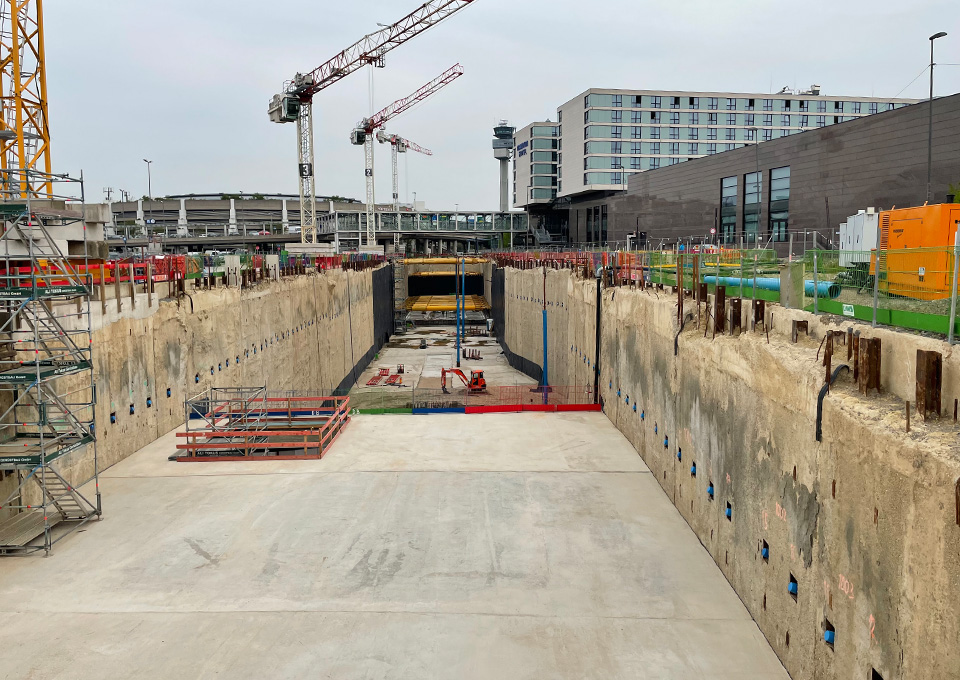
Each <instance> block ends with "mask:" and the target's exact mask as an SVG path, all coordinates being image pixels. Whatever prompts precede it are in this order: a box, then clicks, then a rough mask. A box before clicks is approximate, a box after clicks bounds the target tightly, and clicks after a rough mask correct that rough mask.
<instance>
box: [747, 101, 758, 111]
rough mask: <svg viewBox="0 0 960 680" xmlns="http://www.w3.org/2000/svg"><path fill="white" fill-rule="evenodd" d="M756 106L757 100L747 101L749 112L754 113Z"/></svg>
mask: <svg viewBox="0 0 960 680" xmlns="http://www.w3.org/2000/svg"><path fill="white" fill-rule="evenodd" d="M755 104H756V100H755V99H748V100H747V111H753V109H754V107H755Z"/></svg>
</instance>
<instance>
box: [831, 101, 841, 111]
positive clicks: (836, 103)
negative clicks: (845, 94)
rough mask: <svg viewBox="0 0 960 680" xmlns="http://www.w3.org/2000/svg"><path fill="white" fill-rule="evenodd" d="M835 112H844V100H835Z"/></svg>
mask: <svg viewBox="0 0 960 680" xmlns="http://www.w3.org/2000/svg"><path fill="white" fill-rule="evenodd" d="M833 111H834V113H843V102H833Z"/></svg>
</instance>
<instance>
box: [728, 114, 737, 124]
mask: <svg viewBox="0 0 960 680" xmlns="http://www.w3.org/2000/svg"><path fill="white" fill-rule="evenodd" d="M736 124H737V114H735V113H728V114H727V125H736Z"/></svg>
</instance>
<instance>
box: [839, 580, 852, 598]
mask: <svg viewBox="0 0 960 680" xmlns="http://www.w3.org/2000/svg"><path fill="white" fill-rule="evenodd" d="M838 585H839V587H840V591H841V592H843V593H844V594H845V595H846V596H847V597H849V598H850V599H851V600H852V599H853V584H852V583H851V582H850V581H849V579H847V577H846V576H844V575H843V574H840V579H839V583H838Z"/></svg>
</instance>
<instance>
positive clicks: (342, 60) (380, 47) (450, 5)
mask: <svg viewBox="0 0 960 680" xmlns="http://www.w3.org/2000/svg"><path fill="white" fill-rule="evenodd" d="M473 1H474V0H431V1H430V2H425V3H424V4H423V5H421V6H420V7H418V8H417V9H415V10H414V11H413V12H410V14H408V15H407V16H405V17H403V18H402V19H400V20H399V21H397V22H396V23H393V24H391V25H390V26H386V27H384V28H383V29H382V30H380V31H376V32H375V33H371V34H370V35H366V36H364V37H363V38H361V39H360V40H358V41H357V42H356V43H354V44H353V45H351V46H350V47H348V48H347V49H345V50H343V51H342V52H340V53H339V54H337V55H336V56H334V57H333V58H332V59H330V60H329V61H327V62H326V63H324V64H321V65H320V66H318V67H317V68H315V69H314V70H313V71H311V72H310V78H309V82H310V85H309V86H307V87H305V88H304V89H303V90H301V91H299V92H296V93H295V94H296V95H297V96H298V97H299V98H300V101H302V102H310V101H313V96H314V95H315V94H316V93H317V92H320V90H324V89H326V88H328V87H330V86H331V85H333V84H334V83H336V82H337V81H339V80H341V79H342V78H346V77H347V76H348V75H350V74H351V73H353V72H355V71H357V70H358V69H361V68H363V67H364V66H365V65H367V64H370V63H377V62H379V61H381V60H382V59H383V56H384V55H385V54H387V53H388V52H390V51H391V50H393V49H394V48H396V47H399V46H400V45H402V44H403V43H405V42H407V41H408V40H410V39H412V38H414V37H415V36H417V35H419V34H420V33H423V32H424V31H426V30H427V29H428V28H430V27H432V26H435V25H436V24H438V23H440V22H441V21H443V20H444V19H446V18H447V17H448V16H450V15H451V14H453V13H455V12H458V11H459V10H461V9H463V8H464V7H466V6H467V5H469V4H470V3H471V2H473Z"/></svg>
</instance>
